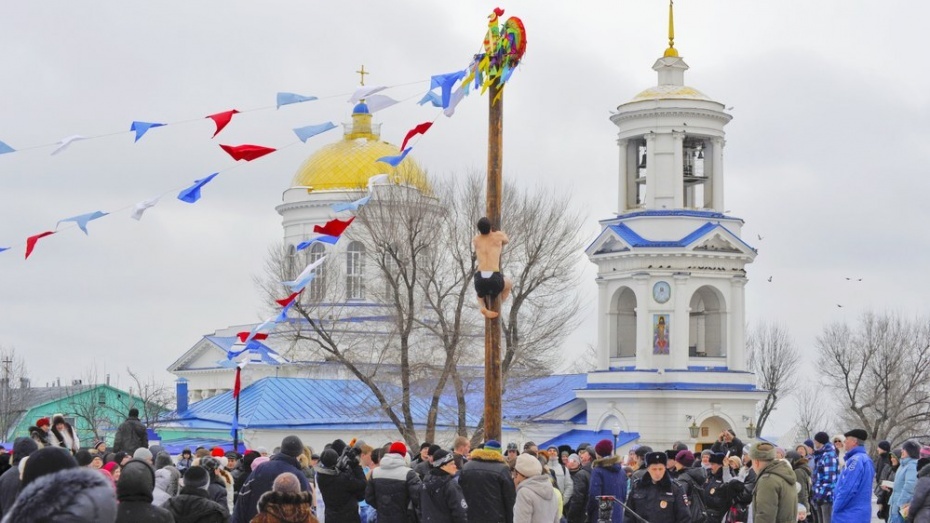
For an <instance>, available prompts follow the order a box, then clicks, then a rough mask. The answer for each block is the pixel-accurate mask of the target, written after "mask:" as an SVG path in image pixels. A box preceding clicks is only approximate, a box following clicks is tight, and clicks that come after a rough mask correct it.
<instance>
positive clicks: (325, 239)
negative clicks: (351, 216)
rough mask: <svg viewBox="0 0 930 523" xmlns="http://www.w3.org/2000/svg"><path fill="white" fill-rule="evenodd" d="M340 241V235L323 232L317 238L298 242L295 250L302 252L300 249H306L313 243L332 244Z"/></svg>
mask: <svg viewBox="0 0 930 523" xmlns="http://www.w3.org/2000/svg"><path fill="white" fill-rule="evenodd" d="M338 241H339V237H338V236H330V235H328V234H321V235H319V236H317V237H316V238H313V239H311V240H307V241H303V242H300V243H298V244H297V247H296V248H295V250H296V251H298V252H300V251H302V250H304V249H306V248H307V247H309V246H311V245H313V244H314V243H328V244H330V245H336V242H338Z"/></svg>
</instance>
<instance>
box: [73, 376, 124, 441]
mask: <svg viewBox="0 0 930 523" xmlns="http://www.w3.org/2000/svg"><path fill="white" fill-rule="evenodd" d="M98 376H99V374H98V371H97V368H96V367H91V368H90V369H88V370H87V371H86V372H85V373H84V374H83V377H82V378H81V381H80V384H77V383H76V384H75V385H72V386H71V387H70V388H69V389H68V392H67V400H68V401H67V403H66V406H67V408H68V412H69V413H70V414H71V415H72V416H74V418H75V419H76V420H81V421H83V425H85V426H86V427H87V430H89V431H90V432H91V433H92V434H93V437H94V439H95V440H103V439H104V437H105V435H106V432H107V431H110V430H112V429H113V428H115V426H116V425H118V424H119V421H118V420H120V419H121V418H122V416H124V415H125V412H122V409H121V408H118V406H116V405H113V403H112V401H111V399H110V398H109V396H108V395H107V394H106V393H103V396H101V394H100V393H97V394H94V393H93V391H92V390H91V389H92V388H93V387H92V386H93V385H96V384H98ZM85 385H86V386H85ZM75 429H77V427H75Z"/></svg>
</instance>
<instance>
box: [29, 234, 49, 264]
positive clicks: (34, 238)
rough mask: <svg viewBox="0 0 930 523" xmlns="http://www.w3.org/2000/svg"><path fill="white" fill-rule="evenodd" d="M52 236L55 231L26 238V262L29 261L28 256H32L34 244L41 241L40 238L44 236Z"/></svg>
mask: <svg viewBox="0 0 930 523" xmlns="http://www.w3.org/2000/svg"><path fill="white" fill-rule="evenodd" d="M53 234H55V231H45V232H41V233H39V234H36V235H35V236H30V237H28V238H26V259H27V260H28V259H29V255H30V254H32V250H33V249H35V248H36V243H37V242H38V241H39V240H41V239H42V238H45V237H46V236H51V235H53Z"/></svg>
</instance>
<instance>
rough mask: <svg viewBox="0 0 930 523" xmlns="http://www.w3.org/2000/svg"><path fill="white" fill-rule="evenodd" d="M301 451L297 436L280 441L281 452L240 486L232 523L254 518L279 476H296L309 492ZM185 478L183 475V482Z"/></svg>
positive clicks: (301, 488) (253, 472)
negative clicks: (264, 496)
mask: <svg viewBox="0 0 930 523" xmlns="http://www.w3.org/2000/svg"><path fill="white" fill-rule="evenodd" d="M303 451H304V444H303V442H302V441H300V438H298V437H297V436H287V437H285V438H284V439H283V440H282V441H281V452H279V453H277V454H275V455H274V456H272V457H271V459H270V460H268V461H267V462H266V463H264V464H263V465H262V466H261V468H257V469H255V470H253V471H252V474H251V475H249V478H248V479H246V480H245V483H244V484H243V485H242V490H241V491H239V499H237V500H236V502H235V509H234V510H233V516H232V522H233V523H248V522H249V521H251V520H252V518H254V517H255V514H256V513H257V508H256V507H257V506H258V500H259V498H261V496H262V494H264V493H265V492H268V491H270V490H271V489H272V488H273V487H274V479H275V478H276V477H278V476H279V475H280V474H283V473H285V472H290V473H292V474H294V475H296V476H297V479H298V480H300V490H301V491H302V492H306V491H308V490H309V488H310V486H309V485H310V484H309V483H308V482H307V478H306V477H304V475H303V474H302V473H301V472H300V464H299V463H298V462H297V457H298V456H300V454H301V453H302V452H303ZM189 472H190V471H188V473H189ZM186 478H187V476H186V475H185V481H186ZM327 508H328V507H327ZM330 521H332V520H330Z"/></svg>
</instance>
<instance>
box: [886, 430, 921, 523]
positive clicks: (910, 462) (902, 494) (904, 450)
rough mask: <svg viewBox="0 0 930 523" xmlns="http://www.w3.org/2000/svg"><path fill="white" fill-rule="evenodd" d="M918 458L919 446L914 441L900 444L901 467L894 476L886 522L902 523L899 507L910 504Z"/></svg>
mask: <svg viewBox="0 0 930 523" xmlns="http://www.w3.org/2000/svg"><path fill="white" fill-rule="evenodd" d="M919 458H920V444H919V443H917V442H916V441H913V440H910V441H905V442H904V443H902V444H901V465H900V466H899V467H898V471H897V472H896V473H895V476H894V488H893V490H892V491H891V501H890V502H889V503H888V507H889V510H890V513H889V518H888V521H891V522H893V523H902V522H903V521H904V517H903V516H902V515H901V507H902V506H904V505H907V504H908V503H910V502H911V498H912V497H913V496H914V488H915V487H916V486H917V460H918V459H919Z"/></svg>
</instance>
